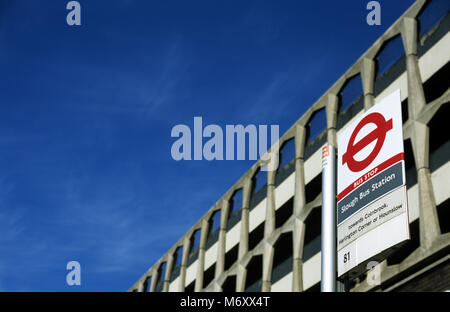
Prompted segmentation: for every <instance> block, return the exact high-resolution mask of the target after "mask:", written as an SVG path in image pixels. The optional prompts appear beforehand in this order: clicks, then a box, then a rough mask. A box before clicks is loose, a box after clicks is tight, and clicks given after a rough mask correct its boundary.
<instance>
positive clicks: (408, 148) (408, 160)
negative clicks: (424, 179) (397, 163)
mask: <svg viewBox="0 0 450 312" xmlns="http://www.w3.org/2000/svg"><path fill="white" fill-rule="evenodd" d="M403 147H404V152H405V174H406V186H407V187H408V188H410V187H412V186H413V185H415V184H416V183H417V170H416V162H415V161H414V153H413V148H412V144H411V140H410V139H407V140H405V141H404V142H403Z"/></svg>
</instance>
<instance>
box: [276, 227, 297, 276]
mask: <svg viewBox="0 0 450 312" xmlns="http://www.w3.org/2000/svg"><path fill="white" fill-rule="evenodd" d="M292 255H293V249H292V232H289V233H283V234H282V235H281V236H280V238H279V239H278V241H277V242H276V243H275V247H274V255H273V269H272V283H276V282H277V281H279V280H280V279H281V278H283V277H284V276H286V275H287V274H288V273H289V272H292Z"/></svg>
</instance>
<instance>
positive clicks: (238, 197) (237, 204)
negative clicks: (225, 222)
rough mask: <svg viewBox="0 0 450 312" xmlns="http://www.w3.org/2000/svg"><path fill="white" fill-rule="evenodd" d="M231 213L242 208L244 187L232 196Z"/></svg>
mask: <svg viewBox="0 0 450 312" xmlns="http://www.w3.org/2000/svg"><path fill="white" fill-rule="evenodd" d="M229 203H230V208H229V210H230V215H231V214H233V213H235V212H236V211H238V210H240V209H241V208H242V189H241V188H240V189H238V190H236V191H235V192H234V194H233V196H231V198H230V201H229Z"/></svg>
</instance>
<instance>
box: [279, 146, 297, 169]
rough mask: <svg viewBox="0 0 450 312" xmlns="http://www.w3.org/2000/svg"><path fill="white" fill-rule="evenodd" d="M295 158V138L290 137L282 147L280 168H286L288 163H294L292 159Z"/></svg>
mask: <svg viewBox="0 0 450 312" xmlns="http://www.w3.org/2000/svg"><path fill="white" fill-rule="evenodd" d="M294 158H295V140H294V139H289V140H288V141H286V142H285V143H283V146H282V147H281V148H280V159H279V164H280V166H279V168H278V169H284V168H286V167H287V166H288V165H290V164H292V160H294Z"/></svg>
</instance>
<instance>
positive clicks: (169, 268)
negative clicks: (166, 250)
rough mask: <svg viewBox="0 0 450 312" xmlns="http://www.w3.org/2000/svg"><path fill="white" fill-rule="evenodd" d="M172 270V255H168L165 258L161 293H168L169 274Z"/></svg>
mask: <svg viewBox="0 0 450 312" xmlns="http://www.w3.org/2000/svg"><path fill="white" fill-rule="evenodd" d="M172 268H173V254H170V255H169V256H168V257H167V263H166V274H165V276H164V286H163V292H168V291H169V284H170V273H172Z"/></svg>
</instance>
